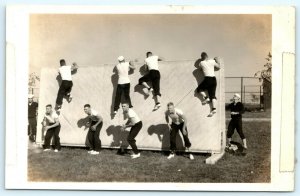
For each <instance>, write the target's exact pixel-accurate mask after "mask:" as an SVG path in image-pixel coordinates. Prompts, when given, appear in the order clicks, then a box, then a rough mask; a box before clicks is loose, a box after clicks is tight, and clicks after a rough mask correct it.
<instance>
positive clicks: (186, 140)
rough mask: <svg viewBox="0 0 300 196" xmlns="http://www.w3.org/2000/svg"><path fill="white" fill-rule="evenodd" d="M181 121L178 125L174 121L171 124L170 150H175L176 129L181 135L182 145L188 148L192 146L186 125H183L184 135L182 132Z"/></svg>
mask: <svg viewBox="0 0 300 196" xmlns="http://www.w3.org/2000/svg"><path fill="white" fill-rule="evenodd" d="M182 128H183V123H180V124H179V125H176V124H174V123H172V124H171V132H170V144H171V146H170V150H171V152H174V151H175V150H176V137H177V135H178V131H179V130H180V131H181V133H182V136H183V140H184V145H185V147H187V148H189V147H191V146H192V144H191V142H190V140H189V137H188V132H187V127H185V130H186V132H187V134H186V135H184V134H183V129H182Z"/></svg>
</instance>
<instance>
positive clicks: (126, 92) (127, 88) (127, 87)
mask: <svg viewBox="0 0 300 196" xmlns="http://www.w3.org/2000/svg"><path fill="white" fill-rule="evenodd" d="M123 90H124V97H125V100H126V101H127V102H128V104H129V108H132V107H133V106H132V104H131V99H130V83H127V84H124V88H123Z"/></svg>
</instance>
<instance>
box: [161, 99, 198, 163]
mask: <svg viewBox="0 0 300 196" xmlns="http://www.w3.org/2000/svg"><path fill="white" fill-rule="evenodd" d="M167 107H168V109H167V111H166V112H165V118H166V122H167V124H168V126H169V129H170V130H171V132H170V151H171V153H170V155H169V156H168V159H172V158H174V156H175V151H176V137H177V135H178V131H179V130H180V131H181V133H182V136H183V140H184V145H185V147H186V148H187V151H188V152H189V148H190V147H191V145H192V144H191V142H190V140H189V137H188V131H187V119H186V117H185V115H184V114H183V112H182V111H181V110H180V109H178V108H175V106H174V103H172V102H170V103H168V104H167ZM169 118H170V119H171V121H172V123H171V124H169ZM189 156H190V159H191V160H193V159H194V156H193V155H192V154H191V153H190V155H189Z"/></svg>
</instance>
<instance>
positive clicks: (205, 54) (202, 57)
mask: <svg viewBox="0 0 300 196" xmlns="http://www.w3.org/2000/svg"><path fill="white" fill-rule="evenodd" d="M207 57H208V56H207V53H206V52H202V53H201V60H202V61H203V60H205V59H206V58H207Z"/></svg>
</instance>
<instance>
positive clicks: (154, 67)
mask: <svg viewBox="0 0 300 196" xmlns="http://www.w3.org/2000/svg"><path fill="white" fill-rule="evenodd" d="M146 56H147V58H146V59H145V65H144V66H145V68H146V69H147V70H148V71H149V72H148V73H147V74H145V75H144V76H143V77H141V78H140V79H139V84H140V85H143V86H144V87H145V88H147V89H148V94H149V93H150V92H152V91H153V92H154V100H155V106H154V109H153V110H154V111H155V110H157V109H159V108H160V102H159V97H161V94H160V72H159V68H158V61H161V59H160V58H159V57H158V56H156V55H153V54H152V52H147V54H146ZM147 82H151V83H152V87H150V86H149V85H148V84H147Z"/></svg>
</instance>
